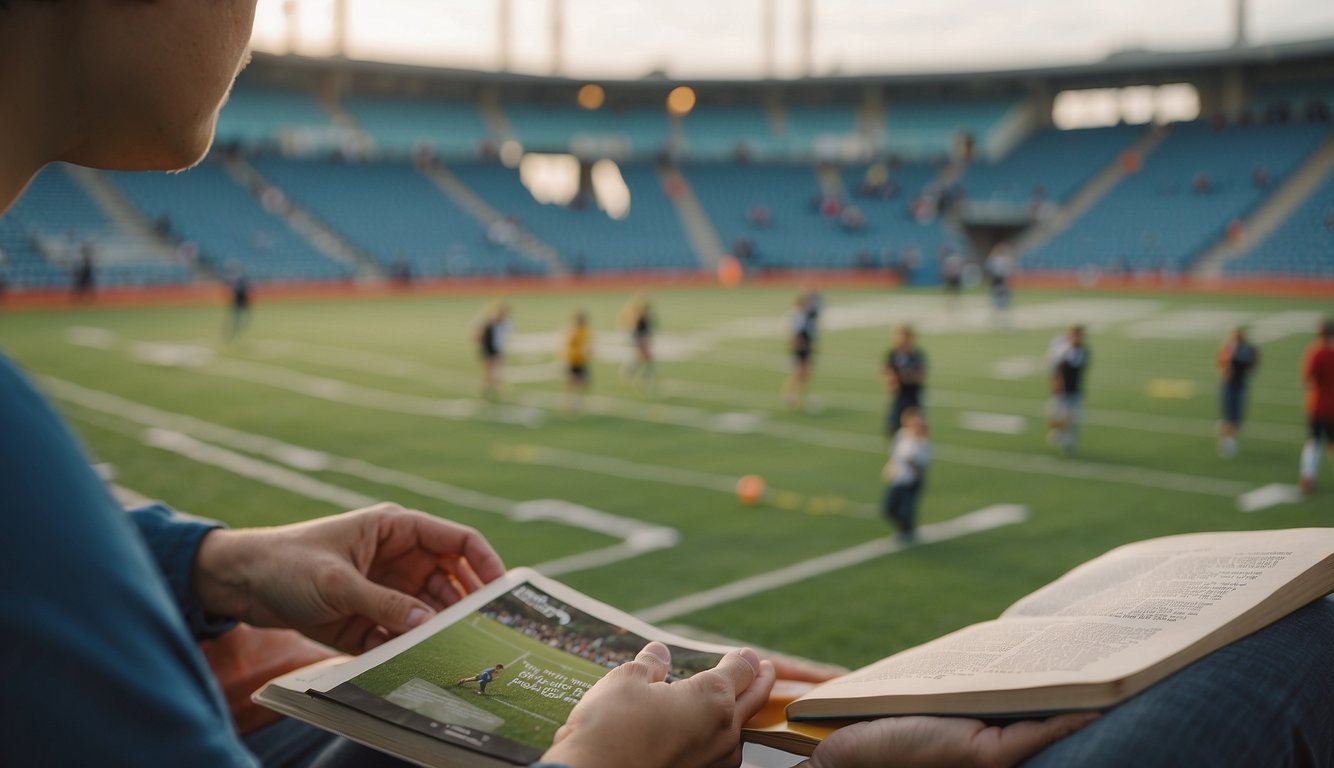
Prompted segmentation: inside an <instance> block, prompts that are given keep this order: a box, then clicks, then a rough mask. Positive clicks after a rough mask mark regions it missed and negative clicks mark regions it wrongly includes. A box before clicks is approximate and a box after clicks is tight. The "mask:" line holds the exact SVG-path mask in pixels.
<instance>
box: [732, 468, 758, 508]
mask: <svg viewBox="0 0 1334 768" xmlns="http://www.w3.org/2000/svg"><path fill="white" fill-rule="evenodd" d="M762 496H764V478H762V477H760V476H759V475H746V476H745V477H742V478H741V479H740V480H738V481H737V482H736V497H737V498H738V499H740V500H741V503H742V504H745V505H746V506H751V505H752V504H755V503H756V502H758V501H759V500H760V498H761V497H762Z"/></svg>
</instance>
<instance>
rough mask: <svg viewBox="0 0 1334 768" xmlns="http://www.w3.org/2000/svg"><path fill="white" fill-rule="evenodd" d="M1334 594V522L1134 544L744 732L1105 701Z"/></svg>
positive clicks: (764, 738) (772, 741)
mask: <svg viewBox="0 0 1334 768" xmlns="http://www.w3.org/2000/svg"><path fill="white" fill-rule="evenodd" d="M1332 591H1334V529H1330V528H1307V529H1294V530H1284V531H1256V532H1245V533H1198V534H1187V535H1182V536H1168V537H1165V538H1160V539H1151V540H1149V541H1142V542H1139V543H1136V544H1129V545H1126V546H1123V547H1120V548H1118V549H1114V550H1112V551H1111V552H1108V553H1107V554H1105V555H1103V556H1101V557H1098V558H1096V559H1094V560H1091V561H1089V562H1087V563H1085V564H1083V565H1081V566H1079V567H1077V568H1075V569H1074V570H1072V571H1070V572H1069V573H1067V574H1065V575H1064V576H1062V577H1061V578H1059V579H1057V580H1056V581H1054V582H1052V583H1051V584H1049V585H1047V586H1046V587H1043V588H1042V589H1039V590H1038V591H1036V592H1034V593H1033V594H1031V595H1029V596H1027V597H1025V598H1023V599H1021V600H1020V601H1019V602H1017V603H1015V604H1014V605H1012V606H1010V608H1009V609H1007V610H1006V611H1005V612H1004V613H1002V614H1001V616H1000V618H999V619H996V620H995V621H987V622H983V623H981V624H974V625H972V626H970V627H965V628H964V629H961V630H959V631H957V632H953V633H951V634H949V635H946V636H944V637H942V638H940V639H938V640H933V641H931V642H929V643H926V644H924V645H920V646H917V647H915V648H910V649H908V650H906V651H903V652H901V653H897V654H895V655H893V656H890V657H889V658H887V659H883V660H881V661H878V662H875V663H874V664H871V665H870V666H867V667H864V668H862V669H859V670H856V671H854V672H851V673H849V674H847V675H844V676H843V677H840V678H837V679H835V680H831V681H829V682H827V683H824V684H822V685H819V686H816V687H814V689H813V690H810V691H809V692H807V693H805V694H803V695H800V696H798V697H797V698H796V699H795V700H794V701H792V702H791V703H790V704H788V706H787V717H788V719H789V721H790V722H788V723H781V722H776V721H774V720H773V719H772V718H771V720H770V722H767V723H764V724H763V725H764V726H765V728H764V729H763V730H762V731H760V732H758V733H756V734H753V735H751V736H750V740H753V741H758V742H761V743H764V744H768V745H769V746H774V747H778V748H780V749H786V750H788V751H791V752H799V753H802V754H809V753H810V751H811V750H812V749H813V748H814V746H815V744H816V743H818V741H819V739H820V738H822V737H823V736H824V735H826V734H827V733H828V732H829V730H832V727H834V726H836V725H838V724H839V721H844V720H862V719H868V718H874V717H883V716H888V715H906V714H936V715H968V716H978V717H996V718H1013V717H1026V716H1043V715H1049V714H1054V713H1057V712H1062V711H1072V710H1088V709H1103V708H1106V707H1109V706H1112V705H1114V704H1116V703H1118V702H1120V701H1123V700H1125V699H1127V698H1129V697H1131V696H1133V695H1135V694H1136V693H1139V692H1140V691H1142V690H1144V689H1145V688H1148V687H1149V686H1151V685H1153V684H1154V683H1156V682H1158V681H1160V680H1162V679H1163V678H1165V677H1167V676H1168V675H1170V674H1172V673H1173V672H1175V671H1177V670H1179V669H1181V668H1182V667H1185V666H1186V665H1187V664H1190V663H1191V662H1192V661H1195V660H1196V659H1199V658H1201V657H1203V656H1205V655H1207V654H1209V653H1210V652H1212V651H1215V650H1217V649H1219V648H1222V647H1223V646H1225V645H1227V644H1228V643H1231V642H1233V641H1235V640H1239V639H1241V638H1243V637H1245V636H1247V635H1249V634H1251V633H1253V632H1256V631H1257V630H1259V629H1262V628H1263V627H1265V626H1267V625H1269V624H1271V623H1273V622H1275V621H1277V620H1278V619H1281V618H1283V617H1284V616H1286V615H1288V614H1289V613H1291V612H1293V611H1295V610H1296V609H1298V608H1300V607H1302V606H1304V605H1306V604H1307V603H1310V602H1311V601H1313V600H1316V599H1318V598H1320V597H1322V596H1324V595H1327V594H1329V593H1330V592H1332ZM821 724H823V726H824V729H821ZM756 725H758V724H756Z"/></svg>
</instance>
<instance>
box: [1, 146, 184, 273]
mask: <svg viewBox="0 0 1334 768" xmlns="http://www.w3.org/2000/svg"><path fill="white" fill-rule="evenodd" d="M0 248H3V249H4V250H5V252H6V253H7V254H8V257H9V262H10V269H9V275H8V280H9V281H10V282H12V283H13V284H14V285H20V286H23V287H25V288H60V287H65V286H67V285H69V282H70V273H71V269H72V268H73V267H74V265H75V263H76V261H77V260H78V259H79V258H80V256H81V253H82V252H83V251H84V249H85V248H87V249H88V251H89V252H90V253H91V254H92V256H93V257H94V265H95V268H94V271H95V274H96V276H97V282H98V284H100V285H111V286H145V285H172V284H180V283H187V282H190V281H191V280H192V279H193V271H192V270H191V268H190V267H188V266H186V265H182V264H173V263H169V262H167V261H165V260H163V259H162V258H160V257H159V255H158V254H156V253H154V252H153V251H152V250H150V249H145V248H143V247H142V244H141V241H140V240H139V239H138V238H135V237H132V236H129V235H126V234H124V233H122V232H120V231H118V229H117V227H116V225H115V224H114V223H113V222H112V221H110V220H109V219H108V218H107V217H106V215H105V214H103V213H102V211H101V209H100V208H98V206H97V204H96V203H95V202H94V201H93V200H92V199H91V198H90V197H89V196H88V194H87V193H86V192H85V191H84V190H83V188H82V187H80V186H79V185H78V183H77V182H75V181H74V179H73V178H72V177H71V176H70V175H69V172H68V171H67V170H66V169H65V167H64V166H63V165H53V166H50V167H48V168H46V169H45V170H43V171H42V172H41V173H40V174H39V175H38V176H37V178H36V179H34V180H33V183H32V184H31V185H30V186H29V187H28V190H27V191H26V192H25V193H24V195H23V197H22V198H21V199H20V200H19V201H18V203H17V204H16V205H15V206H14V209H13V210H12V211H11V212H10V213H9V214H8V215H7V216H6V217H5V218H4V220H3V221H0Z"/></svg>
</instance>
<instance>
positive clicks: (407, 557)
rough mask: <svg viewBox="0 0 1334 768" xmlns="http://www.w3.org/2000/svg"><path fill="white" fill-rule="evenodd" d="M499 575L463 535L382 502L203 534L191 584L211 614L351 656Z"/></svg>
mask: <svg viewBox="0 0 1334 768" xmlns="http://www.w3.org/2000/svg"><path fill="white" fill-rule="evenodd" d="M504 572H505V567H504V565H503V564H502V563H501V561H500V556H499V555H497V554H496V552H495V550H494V549H492V548H491V545H490V544H488V543H487V541H486V539H485V538H483V537H482V535H481V534H479V533H478V532H477V531H475V530H473V529H472V528H468V527H465V526H462V525H456V524H454V523H450V522H446V521H444V520H441V519H439V518H436V517H431V516H430V515H427V514H424V513H421V512H415V511H411V510H407V509H404V508H402V507H400V506H398V505H397V504H389V503H385V504H377V505H375V506H373V507H368V508H366V509H360V510H356V511H353V512H347V513H344V514H341V515H336V516H333V517H325V518H321V519H318V520H312V521H310V522H306V523H297V524H295V525H288V526H283V527H281V528H255V529H249V530H244V529H243V530H235V531H229V530H216V531H211V532H210V533H208V534H207V535H206V536H205V537H204V540H203V542H202V543H201V544H200V546H199V553H198V555H197V556H196V557H195V565H194V571H193V573H192V580H193V581H192V583H193V585H194V589H195V593H196V594H197V595H198V596H199V598H200V600H201V601H202V602H203V604H204V607H205V609H206V610H208V611H209V612H211V613H214V614H217V615H219V616H228V617H231V618H235V619H239V620H241V621H244V622H246V623H248V624H253V625H255V626H259V627H285V628H291V629H296V630H299V631H301V632H302V633H303V634H305V635H306V636H308V637H310V638H312V639H314V640H318V641H320V642H322V643H325V644H326V645H332V646H334V647H336V648H338V649H340V650H343V651H347V652H350V653H360V652H362V651H365V650H369V649H371V648H374V647H375V646H377V645H379V644H381V643H383V642H384V641H385V640H387V639H389V638H390V637H393V636H395V635H398V634H401V633H403V632H406V631H407V630H409V629H412V628H413V627H416V626H419V625H421V624H422V623H424V622H425V621H426V620H427V619H429V618H431V616H433V615H434V614H435V612H436V611H439V610H441V609H443V608H445V607H446V606H448V605H451V604H453V603H455V602H457V601H458V600H459V599H460V598H461V597H462V596H463V595H465V594H468V593H469V592H472V591H473V590H475V589H477V588H478V587H480V586H481V585H482V584H484V583H486V582H489V581H492V580H494V579H496V578H499V577H500V576H501V575H502V574H504Z"/></svg>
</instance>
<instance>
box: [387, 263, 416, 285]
mask: <svg viewBox="0 0 1334 768" xmlns="http://www.w3.org/2000/svg"><path fill="white" fill-rule="evenodd" d="M389 279H390V280H391V281H393V283H394V284H395V285H397V286H398V287H400V288H407V287H408V286H410V285H412V264H411V263H410V262H409V261H408V260H407V259H405V258H403V257H402V256H395V257H394V260H393V261H392V262H390V264H389Z"/></svg>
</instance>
